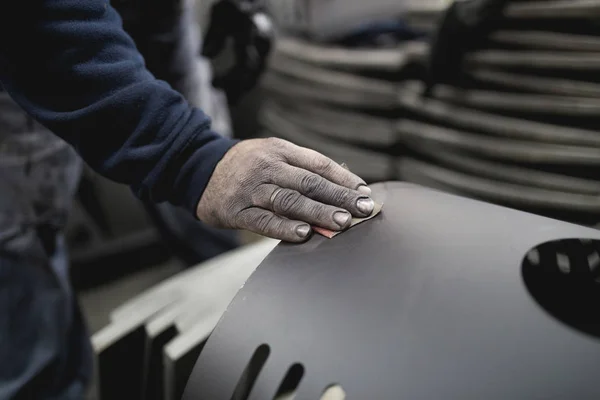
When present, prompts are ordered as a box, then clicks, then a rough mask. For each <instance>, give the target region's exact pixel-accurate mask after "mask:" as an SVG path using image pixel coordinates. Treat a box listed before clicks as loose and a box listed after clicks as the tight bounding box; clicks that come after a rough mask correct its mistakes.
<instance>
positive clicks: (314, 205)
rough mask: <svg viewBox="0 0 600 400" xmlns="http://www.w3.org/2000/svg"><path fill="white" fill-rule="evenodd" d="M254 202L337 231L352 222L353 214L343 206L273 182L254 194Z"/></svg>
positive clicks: (279, 213)
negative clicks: (334, 204)
mask: <svg viewBox="0 0 600 400" xmlns="http://www.w3.org/2000/svg"><path fill="white" fill-rule="evenodd" d="M253 203H254V204H255V205H257V206H258V207H260V208H264V209H267V210H271V211H273V212H274V213H275V214H277V215H280V216H283V217H285V218H289V219H293V220H298V221H304V222H307V223H309V224H311V225H316V226H320V227H322V228H327V229H331V230H336V231H338V230H343V229H346V228H347V227H348V226H350V223H351V222H352V216H351V215H350V213H349V212H348V211H346V210H345V209H343V208H340V207H334V206H331V205H328V204H323V203H320V202H318V201H315V200H312V199H310V198H308V197H306V196H303V195H302V194H301V193H300V192H298V191H296V190H293V189H288V188H282V187H279V186H277V185H272V184H264V185H261V186H260V187H259V188H258V189H257V191H256V193H255V196H253Z"/></svg>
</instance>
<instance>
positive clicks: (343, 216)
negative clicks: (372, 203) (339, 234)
mask: <svg viewBox="0 0 600 400" xmlns="http://www.w3.org/2000/svg"><path fill="white" fill-rule="evenodd" d="M333 220H334V221H335V223H336V224H338V225H339V226H340V228H345V227H346V225H347V224H348V221H350V214H348V213H347V212H344V211H336V212H335V213H333Z"/></svg>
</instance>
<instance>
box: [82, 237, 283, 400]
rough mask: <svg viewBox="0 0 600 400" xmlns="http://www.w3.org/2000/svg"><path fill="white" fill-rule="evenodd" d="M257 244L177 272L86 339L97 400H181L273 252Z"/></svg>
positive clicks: (268, 242)
mask: <svg viewBox="0 0 600 400" xmlns="http://www.w3.org/2000/svg"><path fill="white" fill-rule="evenodd" d="M277 243H278V241H277V240H272V239H263V240H262V241H259V242H257V243H255V244H252V245H248V246H244V247H242V248H240V249H238V250H234V251H231V252H229V253H227V254H224V255H221V256H219V257H215V258H214V259H211V260H209V261H207V262H205V263H203V264H200V265H198V266H196V267H194V268H191V269H189V270H186V271H185V272H182V273H179V274H177V275H176V276H174V277H172V278H171V279H169V280H166V281H164V282H162V283H161V284H159V285H157V286H155V287H153V288H151V289H149V290H147V291H146V292H144V293H142V294H141V295H139V296H137V297H135V298H133V299H132V300H130V301H128V302H126V303H124V304H122V305H121V306H119V307H118V308H117V309H115V310H114V311H113V312H112V314H111V316H110V323H109V324H108V325H107V326H106V327H105V328H103V329H102V330H100V331H98V332H97V333H95V334H94V335H93V337H92V344H93V347H94V351H95V354H96V382H95V385H96V387H95V390H94V391H93V393H91V394H90V399H98V400H114V399H128V400H179V399H180V398H181V396H182V394H183V390H184V388H185V385H186V383H187V381H188V378H189V376H190V373H191V372H192V368H193V366H194V364H195V362H196V359H197V358H198V354H200V351H201V350H202V347H203V346H204V343H205V342H206V340H207V338H208V336H209V335H210V333H211V332H212V330H213V329H214V327H215V326H216V325H217V322H218V321H219V319H220V318H221V316H222V315H223V313H224V312H225V309H226V308H227V305H228V304H229V303H230V302H231V300H232V299H233V297H234V296H235V294H236V292H237V291H238V290H239V288H240V287H241V286H243V284H244V282H245V281H246V279H247V278H248V277H249V276H250V275H251V274H252V272H253V271H254V270H255V269H256V267H257V266H258V265H259V264H260V263H261V262H262V260H263V259H264V258H265V257H266V256H267V255H268V254H269V253H270V252H271V250H272V249H273V248H274V247H275V246H276V245H277Z"/></svg>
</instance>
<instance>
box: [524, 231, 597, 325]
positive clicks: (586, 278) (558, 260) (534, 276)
mask: <svg viewBox="0 0 600 400" xmlns="http://www.w3.org/2000/svg"><path fill="white" fill-rule="evenodd" d="M534 254H535V256H534ZM522 271H523V280H524V282H525V285H526V287H527V289H528V290H529V293H530V294H531V296H532V297H533V298H534V299H535V301H536V302H537V303H538V304H539V305H540V306H541V307H542V308H544V309H545V310H546V311H547V312H548V313H549V314H551V315H552V316H553V317H555V318H556V319H558V320H559V321H561V322H562V323H564V324H566V325H569V326H571V327H572V328H575V329H578V330H580V331H583V332H585V333H587V334H591V335H594V336H599V337H600V313H598V308H597V305H598V304H600V240H590V239H564V240H555V241H552V242H547V243H542V244H540V245H538V246H536V247H534V248H533V249H531V250H530V251H528V252H527V254H526V255H525V257H524V258H523V262H522Z"/></svg>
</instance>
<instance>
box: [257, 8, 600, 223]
mask: <svg viewBox="0 0 600 400" xmlns="http://www.w3.org/2000/svg"><path fill="white" fill-rule="evenodd" d="M442 13H443V9H441V8H440V9H437V10H436V9H432V8H429V9H426V10H423V9H417V8H414V7H413V8H410V7H409V8H408V9H406V10H404V11H403V13H402V20H403V21H404V22H405V23H406V24H407V26H409V27H411V28H418V29H423V30H425V31H426V32H427V33H431V32H432V29H434V28H435V26H436V22H435V21H438V20H439V16H440V14H442ZM599 15H600V0H568V1H555V0H547V1H527V0H520V1H517V0H513V1H510V2H509V3H508V5H507V6H506V7H505V8H504V11H503V15H502V17H501V19H500V22H499V24H498V26H497V27H496V28H495V29H494V30H493V31H492V32H490V33H489V35H488V36H487V39H486V41H485V44H484V45H483V46H480V47H479V48H476V49H472V50H471V51H469V52H468V53H467V54H466V56H465V57H464V59H463V62H462V65H461V79H460V82H452V83H445V84H441V85H436V86H435V87H434V88H433V90H432V91H431V92H430V93H427V95H424V92H425V90H424V89H425V88H424V84H423V82H424V80H425V79H426V77H427V68H426V66H427V64H428V60H429V53H430V45H429V41H428V40H408V41H399V42H396V43H395V44H394V45H393V46H389V45H388V46H385V47H373V48H365V47H349V46H342V45H339V44H337V45H333V44H324V42H317V41H316V40H309V39H306V36H304V37H305V38H304V39H300V37H299V35H298V36H291V35H288V36H286V37H284V38H282V39H280V40H279V41H278V43H277V45H276V50H275V51H274V54H273V56H272V59H271V62H270V66H269V70H268V72H267V73H266V74H265V77H264V79H263V81H262V86H263V88H264V89H265V90H266V92H267V93H268V94H267V100H266V101H265V105H264V107H263V109H262V115H261V122H262V125H263V127H264V133H265V135H274V136H279V137H282V138H285V139H288V140H290V141H293V142H295V143H297V144H299V145H304V146H309V147H312V148H314V149H317V150H319V151H321V152H323V153H325V154H327V155H329V156H330V157H332V158H333V159H335V160H337V161H339V162H346V163H347V164H348V165H349V166H350V168H351V169H352V170H353V171H355V172H357V173H358V174H360V175H361V176H363V177H365V179H368V180H370V181H382V180H389V179H402V180H407V181H411V182H416V183H420V184H424V185H427V186H430V187H434V188H438V189H441V190H444V191H448V192H453V193H457V194H461V195H466V196H470V197H475V198H479V199H483V200H486V201H490V202H494V203H498V204H502V205H507V206H510V207H513V208H518V209H523V210H526V211H531V212H534V213H538V214H542V215H548V216H552V217H555V218H559V219H564V220H569V221H573V222H578V223H583V224H588V225H596V224H598V223H599V222H600V133H599V132H598V131H597V129H598V126H599V124H598V123H599V122H600V25H598V24H596V23H595V21H594V19H595V18H596V19H597V17H598V16H599Z"/></svg>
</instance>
